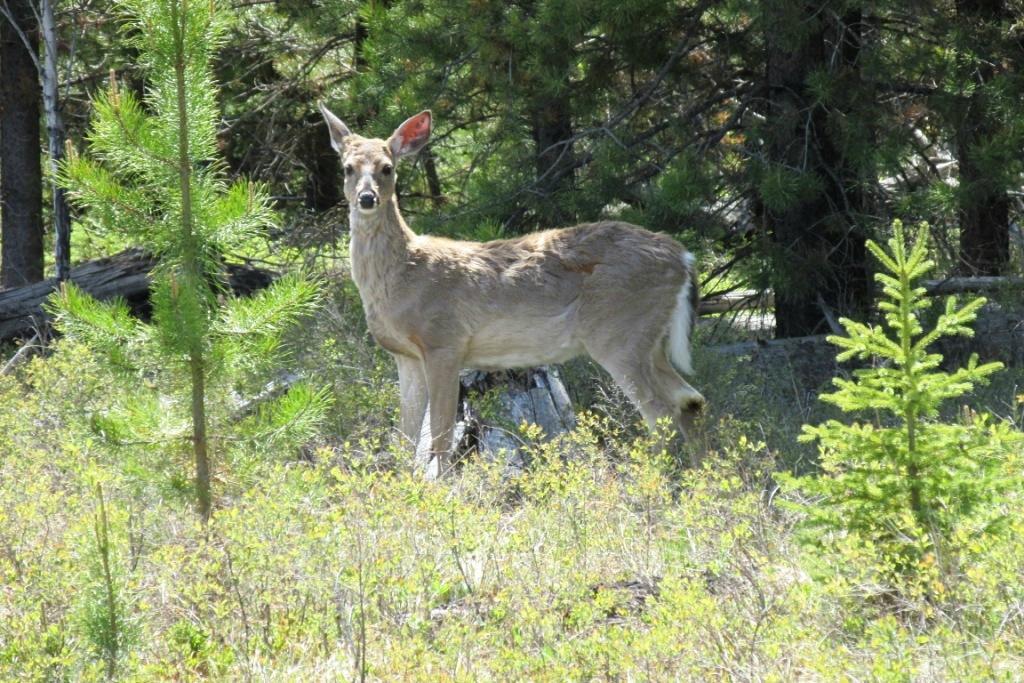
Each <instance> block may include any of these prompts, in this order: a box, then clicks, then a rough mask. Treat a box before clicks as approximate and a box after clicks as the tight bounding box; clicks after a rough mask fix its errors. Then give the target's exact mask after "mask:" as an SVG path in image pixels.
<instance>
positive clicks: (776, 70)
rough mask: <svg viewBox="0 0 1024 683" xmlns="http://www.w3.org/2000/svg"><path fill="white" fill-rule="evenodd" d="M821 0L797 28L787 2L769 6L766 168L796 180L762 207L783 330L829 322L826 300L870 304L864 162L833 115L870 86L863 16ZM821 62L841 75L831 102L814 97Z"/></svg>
mask: <svg viewBox="0 0 1024 683" xmlns="http://www.w3.org/2000/svg"><path fill="white" fill-rule="evenodd" d="M820 4H821V3H820V2H814V3H808V4H806V5H804V4H801V5H800V7H801V9H802V12H803V17H802V19H803V22H804V23H805V24H806V27H805V28H803V29H802V32H801V33H800V34H799V35H798V36H797V35H794V32H795V30H796V29H794V27H793V26H791V25H790V24H789V23H788V22H791V17H790V14H789V12H787V11H785V8H780V6H779V5H778V4H777V3H775V2H770V3H766V7H765V10H766V12H767V14H768V16H769V21H768V24H767V25H766V30H767V33H768V35H767V36H766V42H767V45H768V55H767V57H768V62H767V80H768V85H769V89H770V90H769V92H770V94H769V103H768V111H767V123H766V125H767V130H766V139H767V156H768V160H769V167H768V170H767V171H766V172H767V173H771V174H773V175H777V176H779V177H782V178H784V179H786V180H785V183H796V185H797V189H795V190H790V191H789V194H788V196H786V197H784V198H782V199H779V198H775V199H773V200H772V201H771V202H767V201H766V204H770V205H771V206H770V207H766V208H765V210H764V211H765V215H764V219H765V220H766V223H767V227H768V228H769V230H770V232H771V234H772V237H773V240H774V243H775V244H774V256H775V261H776V262H775V266H774V269H773V273H774V278H775V283H774V288H775V316H776V333H777V335H778V336H779V337H790V336H802V335H808V334H814V333H817V332H821V331H823V330H825V329H827V327H828V322H827V316H826V313H825V311H827V310H832V311H835V312H836V313H838V314H840V315H843V316H848V317H853V318H858V319H863V317H864V314H865V312H866V311H867V309H868V306H869V304H870V288H869V278H868V272H867V250H866V248H865V236H864V234H863V232H862V231H861V229H860V227H859V219H860V215H859V214H860V213H861V212H862V211H863V208H864V207H863V205H864V197H863V194H862V193H861V192H860V190H859V186H860V183H859V182H858V171H857V169H856V168H855V167H854V166H853V164H852V163H850V161H849V160H848V159H847V158H846V155H845V152H844V150H843V148H842V144H841V142H839V141H838V140H837V139H836V138H835V136H836V132H835V124H836V121H835V120H834V119H835V118H836V117H838V116H840V115H845V114H846V113H847V112H844V111H843V110H842V108H845V107H852V106H853V105H852V104H851V101H850V99H848V98H849V96H848V95H847V94H845V92H844V91H847V90H852V89H854V88H862V86H863V84H862V83H861V79H860V75H859V72H858V69H857V66H856V64H857V55H858V52H859V50H860V46H861V33H860V30H861V29H860V27H861V23H862V22H861V17H860V13H859V12H851V13H850V14H848V15H846V16H844V17H842V18H841V19H839V18H835V17H833V16H832V15H831V13H830V12H829V11H826V8H823V7H820V6H819V5H820ZM783 32H786V38H785V39H783V38H781V37H780V36H781V35H782V33H783ZM822 70H827V71H829V72H830V73H831V76H832V78H833V79H834V80H835V81H836V82H838V83H839V84H840V86H839V87H838V88H837V92H838V93H839V94H837V95H836V96H835V97H834V99H833V101H830V102H829V103H828V104H827V105H826V104H824V103H821V102H818V101H816V98H815V96H814V94H813V93H812V92H811V91H810V88H809V85H808V81H809V79H810V78H811V77H812V75H814V74H815V73H817V72H820V71H822ZM862 144H863V143H862ZM780 184H781V183H780ZM778 192H779V193H780V194H782V190H778Z"/></svg>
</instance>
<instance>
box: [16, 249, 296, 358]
mask: <svg viewBox="0 0 1024 683" xmlns="http://www.w3.org/2000/svg"><path fill="white" fill-rule="evenodd" d="M155 265H156V260H155V259H154V258H153V257H152V256H150V255H149V254H147V253H146V252H144V251H142V250H141V249H127V250H125V251H122V252H120V253H119V254H114V255H113V256H109V257H107V258H102V259H97V260H95V261H87V262H85V263H81V264H79V265H77V266H75V267H74V268H72V269H71V275H70V279H71V281H72V282H74V283H75V284H76V285H78V286H79V287H80V288H81V289H82V290H83V291H85V292H87V293H88V294H90V295H92V296H94V297H96V298H97V299H100V300H107V299H112V298H114V297H121V298H123V299H124V300H125V301H127V302H128V305H129V306H131V307H132V309H133V310H136V311H139V312H145V311H146V309H147V307H148V298H149V272H150V271H151V270H152V269H153V267H154V266H155ZM225 270H226V275H227V283H228V286H229V287H231V289H232V291H234V292H235V293H236V294H238V295H245V294H250V293H252V292H254V291H256V290H258V289H262V288H264V287H267V286H268V285H269V284H270V283H271V282H273V280H274V278H275V277H276V273H273V272H271V271H269V270H265V269H262V268H257V267H255V266H252V265H236V264H228V265H227V266H226V268H225ZM57 285H58V282H57V278H50V279H48V280H43V281H41V282H36V283H33V284H31V285H26V286H24V287H15V288H12V289H6V290H3V291H0V341H5V340H8V339H13V338H15V337H19V336H25V335H30V334H32V333H34V332H35V331H37V330H38V329H39V328H41V327H43V326H45V325H46V324H48V322H49V315H48V314H47V313H46V312H45V311H44V310H43V304H44V303H45V302H46V299H47V298H48V297H49V296H50V294H52V293H53V292H54V291H55V290H56V289H57Z"/></svg>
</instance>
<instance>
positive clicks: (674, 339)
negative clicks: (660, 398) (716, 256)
mask: <svg viewBox="0 0 1024 683" xmlns="http://www.w3.org/2000/svg"><path fill="white" fill-rule="evenodd" d="M693 263H694V258H693V254H691V253H690V252H686V253H684V254H683V265H684V266H686V282H684V283H683V286H682V287H680V288H679V293H678V294H676V305H675V308H674V309H673V311H672V317H671V318H670V319H669V323H668V358H669V360H670V361H672V365H674V366H675V367H676V369H677V370H679V371H680V372H682V373H685V374H687V375H692V374H693V359H692V358H691V357H690V330H691V328H692V327H693V310H692V309H691V308H690V293H691V290H692V288H693V280H692V278H691V277H690V273H691V271H692V268H693Z"/></svg>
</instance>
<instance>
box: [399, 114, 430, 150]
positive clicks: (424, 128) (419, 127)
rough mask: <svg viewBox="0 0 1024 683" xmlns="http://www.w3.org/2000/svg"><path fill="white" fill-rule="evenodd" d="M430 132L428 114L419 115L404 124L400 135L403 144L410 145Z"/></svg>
mask: <svg viewBox="0 0 1024 683" xmlns="http://www.w3.org/2000/svg"><path fill="white" fill-rule="evenodd" d="M429 133H430V117H429V116H428V115H427V114H422V115H420V116H417V117H416V118H414V119H413V120H412V121H410V122H409V123H407V124H406V125H404V126H402V131H401V133H400V135H401V136H402V144H403V145H408V144H410V143H412V142H415V141H416V140H418V139H420V138H422V137H425V136H426V135H428V134H429Z"/></svg>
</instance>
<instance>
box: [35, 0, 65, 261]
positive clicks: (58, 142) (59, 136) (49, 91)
mask: <svg viewBox="0 0 1024 683" xmlns="http://www.w3.org/2000/svg"><path fill="white" fill-rule="evenodd" d="M40 10H41V12H40V21H41V24H42V30H43V44H44V46H45V50H44V53H43V69H42V81H43V110H44V111H45V113H46V136H47V139H48V141H49V148H50V192H51V193H52V195H53V197H52V206H53V254H54V262H55V263H56V266H57V280H58V281H64V280H67V279H68V275H69V274H70V273H71V217H70V214H69V212H68V202H67V197H66V195H65V192H64V188H63V187H61V186H60V184H59V183H58V182H57V171H58V169H59V167H60V162H61V160H62V159H63V158H64V121H63V119H62V118H61V114H60V99H59V97H58V80H57V27H56V24H55V23H54V20H53V0H40Z"/></svg>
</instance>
